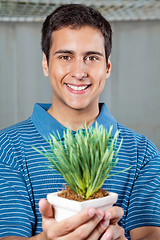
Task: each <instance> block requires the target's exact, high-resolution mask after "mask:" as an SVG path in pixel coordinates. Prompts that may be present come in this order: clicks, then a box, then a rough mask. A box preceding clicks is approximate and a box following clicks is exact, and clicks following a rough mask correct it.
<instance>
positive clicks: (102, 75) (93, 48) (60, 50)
mask: <svg viewBox="0 0 160 240" xmlns="http://www.w3.org/2000/svg"><path fill="white" fill-rule="evenodd" d="M43 70H44V73H45V75H46V76H49V79H50V84H51V88H52V94H53V104H54V106H55V105H56V106H57V107H60V108H64V110H65V109H66V108H70V109H71V108H72V109H75V110H86V111H88V110H92V108H93V109H94V108H95V107H97V105H98V100H99V95H100V93H101V92H102V90H103V88H104V85H105V79H106V78H108V77H109V73H110V62H109V64H108V68H107V66H106V57H105V48H104V37H103V35H102V34H101V32H100V31H99V30H98V29H94V28H92V27H89V26H85V27H81V28H79V29H71V28H69V27H64V28H62V29H60V30H57V31H54V32H53V34H52V45H51V49H50V55H49V65H48V66H47V61H46V57H45V55H44V57H43Z"/></svg>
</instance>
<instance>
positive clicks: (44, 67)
mask: <svg viewBox="0 0 160 240" xmlns="http://www.w3.org/2000/svg"><path fill="white" fill-rule="evenodd" d="M42 67H43V73H44V75H45V76H46V77H48V63H47V58H46V55H45V53H43V59H42Z"/></svg>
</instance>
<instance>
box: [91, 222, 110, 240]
mask: <svg viewBox="0 0 160 240" xmlns="http://www.w3.org/2000/svg"><path fill="white" fill-rule="evenodd" d="M108 226H109V220H102V221H101V222H100V223H99V224H98V225H97V227H96V228H95V229H94V230H93V231H92V233H91V234H90V235H89V237H88V238H87V240H92V239H99V238H100V236H101V235H102V234H103V233H104V232H105V230H106V229H107V228H108Z"/></svg>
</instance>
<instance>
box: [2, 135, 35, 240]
mask: <svg viewBox="0 0 160 240" xmlns="http://www.w3.org/2000/svg"><path fill="white" fill-rule="evenodd" d="M17 151H18V149H17ZM34 227H35V216H34V211H33V207H32V204H31V201H30V197H29V194H28V191H27V186H26V183H25V178H24V173H23V170H22V168H21V167H20V166H19V162H18V159H16V153H15V152H14V149H13V147H12V146H11V144H10V142H9V141H8V140H7V139H6V138H5V137H3V138H1V139H0V237H4V236H11V235H12V236H13V235H15V236H22V237H31V236H32V234H33V231H34Z"/></svg>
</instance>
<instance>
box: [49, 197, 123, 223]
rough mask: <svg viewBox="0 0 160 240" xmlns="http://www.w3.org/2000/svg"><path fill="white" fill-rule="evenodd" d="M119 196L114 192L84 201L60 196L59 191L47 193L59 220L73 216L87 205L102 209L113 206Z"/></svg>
mask: <svg viewBox="0 0 160 240" xmlns="http://www.w3.org/2000/svg"><path fill="white" fill-rule="evenodd" d="M117 198H118V194H116V193H112V192H110V193H109V195H108V196H106V197H103V198H97V199H91V200H86V201H84V202H78V201H75V200H69V199H66V198H62V197H59V196H57V192H55V193H49V194H48V195H47V200H48V202H49V203H50V204H52V205H53V206H54V209H55V219H56V221H58V222H59V221H61V220H63V219H65V218H68V217H71V216H73V215H74V214H76V213H78V212H79V211H81V210H83V209H84V208H87V207H94V208H100V209H102V210H105V209H108V208H111V207H112V206H113V204H114V203H116V201H117Z"/></svg>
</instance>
